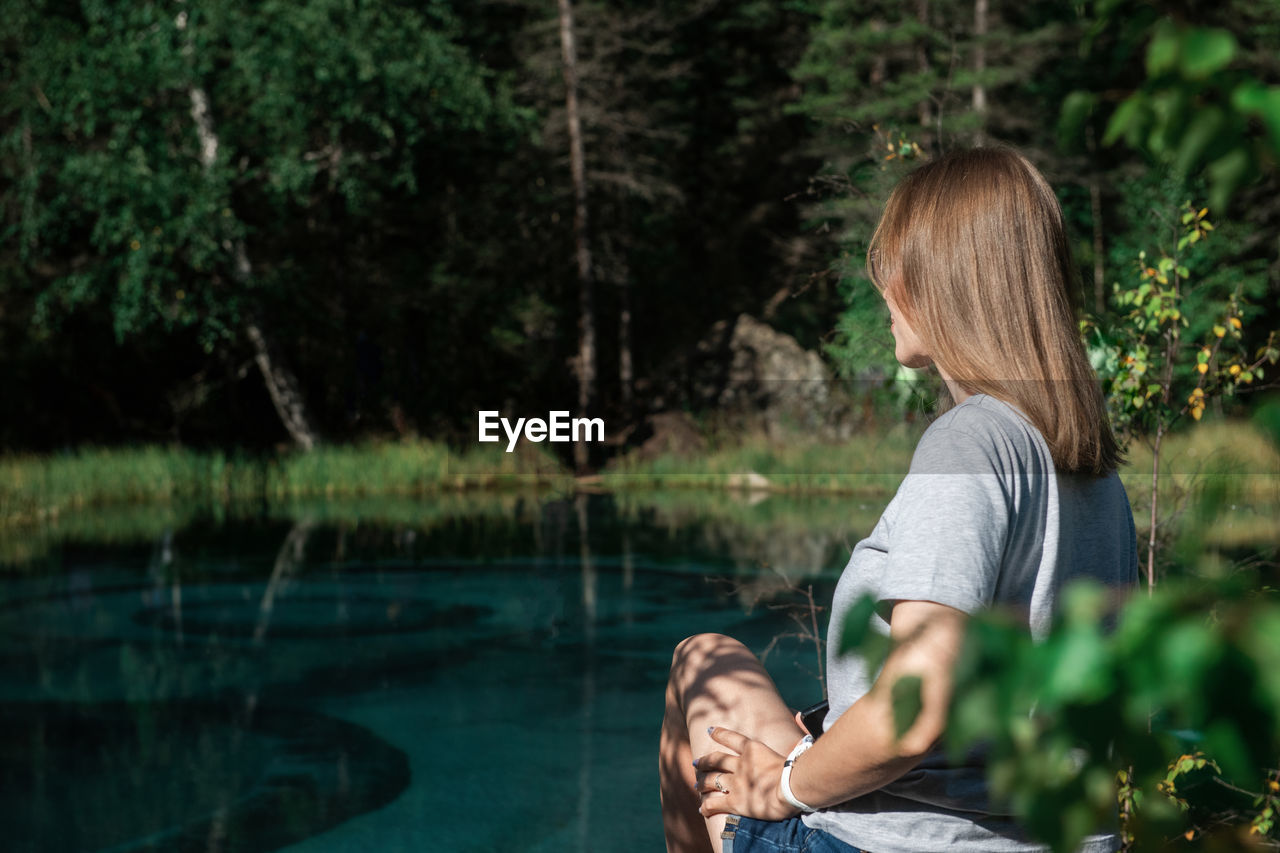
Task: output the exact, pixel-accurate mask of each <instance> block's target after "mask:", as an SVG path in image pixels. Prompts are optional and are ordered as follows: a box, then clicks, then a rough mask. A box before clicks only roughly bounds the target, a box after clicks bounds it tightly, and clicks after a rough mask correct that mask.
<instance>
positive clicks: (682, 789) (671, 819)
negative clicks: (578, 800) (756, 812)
mask: <svg viewBox="0 0 1280 853" xmlns="http://www.w3.org/2000/svg"><path fill="white" fill-rule="evenodd" d="M709 726H717V727H721V726H723V727H726V728H729V729H732V730H733V731H736V732H741V733H743V734H746V735H749V736H750V737H753V738H755V739H757V740H760V741H763V742H764V743H765V744H767V745H768V746H769V747H771V748H772V749H773V750H775V751H776V752H779V753H781V754H783V755H786V754H787V753H788V752H790V751H791V748H792V747H793V746H795V744H796V741H797V740H799V739H800V737H801V736H803V734H804V732H803V731H802V730H801V729H800V728H799V726H798V725H797V724H796V721H795V719H794V717H793V713H792V711H791V710H790V709H788V707H787V705H786V703H785V702H783V701H782V697H781V696H779V694H778V689H777V687H775V686H774V683H773V680H772V679H771V678H770V677H769V674H768V672H766V671H765V668H764V666H763V665H761V663H760V661H759V659H757V658H756V656H755V655H754V654H752V653H751V651H750V650H749V649H748V648H747V647H746V646H744V645H743V644H742V643H740V642H738V641H737V640H735V639H733V638H732V637H727V636H725V635H723V634H697V635H695V636H692V637H689V638H688V639H686V640H684V641H682V642H681V643H680V644H679V645H678V646H676V650H675V654H674V655H673V657H672V661H671V678H670V681H669V682H668V684H667V699H666V713H665V716H664V718H663V722H662V739H661V742H660V745H659V761H658V765H659V772H660V777H661V778H660V781H661V794H662V821H663V830H664V831H665V832H666V835H667V850H668V851H671V853H675V851H700V853H702V851H707V850H718V849H719V840H720V832H721V831H722V830H723V829H724V822H725V816H724V815H718V816H715V817H712V818H710V819H707V820H704V819H703V818H702V816H701V814H699V812H698V808H699V806H700V805H701V797H700V796H699V795H698V794H697V793H695V792H694V790H693V786H694V785H695V783H696V782H698V779H697V774H696V773H695V771H694V768H693V764H692V761H693V758H694V757H695V756H700V755H706V754H707V753H709V752H714V751H723V750H724V747H723V746H722V745H720V744H718V743H716V742H715V741H713V740H712V739H711V737H710V736H709V735H708V734H707V728H708V727H709ZM725 775H726V776H729V775H731V774H725ZM725 784H726V785H732V780H731V779H726V780H725ZM707 796H708V797H717V796H721V795H719V794H716V793H712V794H708V795H707ZM708 842H709V844H708Z"/></svg>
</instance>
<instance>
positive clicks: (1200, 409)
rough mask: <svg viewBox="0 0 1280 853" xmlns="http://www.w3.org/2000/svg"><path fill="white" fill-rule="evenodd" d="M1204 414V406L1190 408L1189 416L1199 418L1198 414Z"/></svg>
mask: <svg viewBox="0 0 1280 853" xmlns="http://www.w3.org/2000/svg"><path fill="white" fill-rule="evenodd" d="M1203 414H1204V406H1196V407H1195V408H1194V409H1192V410H1191V417H1193V418H1195V419H1196V420H1200V416H1201V415H1203Z"/></svg>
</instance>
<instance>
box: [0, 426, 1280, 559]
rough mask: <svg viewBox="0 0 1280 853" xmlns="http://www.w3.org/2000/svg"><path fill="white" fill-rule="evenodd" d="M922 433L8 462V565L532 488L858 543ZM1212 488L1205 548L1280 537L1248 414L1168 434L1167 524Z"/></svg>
mask: <svg viewBox="0 0 1280 853" xmlns="http://www.w3.org/2000/svg"><path fill="white" fill-rule="evenodd" d="M922 428H923V427H922V425H919V424H915V425H899V426H895V427H893V428H891V429H889V430H887V431H882V432H879V433H876V434H864V435H860V436H855V437H853V438H851V439H850V440H848V441H845V442H842V443H839V444H828V443H821V442H818V441H814V440H806V439H803V438H798V439H797V440H794V441H791V442H788V443H779V442H777V441H769V440H767V439H766V438H764V437H762V436H748V437H746V438H743V439H741V440H737V441H722V442H719V443H718V444H713V445H712V446H711V447H709V448H708V449H707V450H705V451H703V452H702V453H700V454H698V455H697V456H694V457H689V456H678V455H666V456H661V457H658V458H655V459H641V458H639V457H638V456H636V455H634V454H633V455H629V456H623V457H620V458H618V459H616V460H614V461H613V462H612V463H611V464H610V465H609V466H608V467H607V468H606V469H605V470H604V471H602V472H601V473H600V474H599V475H597V476H594V477H591V478H587V479H586V480H583V481H575V479H574V478H573V476H572V475H571V474H570V473H569V472H568V471H567V469H566V468H565V467H564V466H563V465H561V463H560V462H559V461H558V460H557V459H556V458H555V457H554V456H553V455H551V454H550V453H549V452H547V451H546V450H545V448H544V447H542V446H532V445H525V446H523V447H521V448H519V449H518V451H517V452H516V453H504V452H503V451H502V450H501V449H500V448H493V447H490V446H483V447H477V448H475V449H469V450H465V451H457V450H453V449H450V448H449V447H447V446H446V445H444V444H442V443H437V442H429V441H412V442H381V443H365V444H359V445H346V446H329V447H322V448H320V449H318V450H315V451H313V452H312V453H309V454H303V453H285V454H281V455H278V456H271V457H265V458H258V457H251V456H245V455H236V454H226V453H221V452H218V451H212V452H201V451H194V450H189V449H184V448H171V447H139V448H122V449H111V450H106V449H96V448H83V449H80V450H78V451H75V452H72V453H64V454H55V455H48V456H35V455H16V456H9V457H2V458H0V561H4V562H10V563H13V562H24V561H25V559H26V558H29V557H30V556H32V555H34V554H38V553H42V552H45V551H47V549H48V548H49V547H50V545H51V543H55V542H57V541H67V540H78V541H94V542H111V541H127V540H131V539H135V538H136V539H151V538H153V537H154V536H155V535H157V534H158V533H159V532H160V531H162V530H164V529H167V528H172V527H175V526H182V524H183V523H184V520H185V521H189V520H190V519H191V518H193V517H194V516H195V515H197V514H203V515H206V516H208V515H212V516H214V517H217V516H220V515H224V514H230V515H237V514H242V513H261V512H262V509H263V507H266V508H267V511H268V512H269V513H270V514H272V515H282V516H287V517H295V518H296V517H302V516H304V515H305V516H306V517H314V518H318V519H320V520H342V521H360V520H370V521H385V522H393V523H399V522H404V523H413V522H414V521H415V520H416V521H419V522H420V521H422V520H423V519H424V518H426V517H429V516H431V515H432V512H433V508H434V509H436V510H439V511H441V512H445V513H446V514H447V515H457V514H458V513H459V512H466V511H468V507H469V508H470V509H473V510H474V509H481V508H480V506H479V504H482V505H483V509H482V510H481V511H484V512H501V511H504V510H503V509H502V508H503V507H506V506H508V505H513V504H511V502H512V501H519V500H522V499H523V498H524V497H528V496H529V492H530V491H531V490H533V491H537V492H539V493H540V494H536V495H533V496H532V497H534V498H539V497H545V493H546V492H547V491H548V490H550V491H552V492H554V493H559V494H567V493H570V492H572V491H573V490H575V489H578V488H603V489H605V490H607V491H610V492H612V493H614V494H615V495H616V496H617V500H618V503H619V506H620V509H621V510H622V511H623V514H624V515H625V514H627V513H639V512H655V511H656V512H657V513H659V514H660V515H661V516H662V517H663V518H664V520H669V522H670V523H671V524H673V525H679V524H681V523H683V522H688V521H707V520H713V519H714V520H719V521H726V522H735V523H742V524H745V525H748V526H750V527H751V528H753V529H770V530H774V531H781V530H784V529H785V530H788V531H804V530H811V531H818V530H826V531H828V532H830V531H838V532H839V535H842V536H843V535H846V534H847V535H850V536H856V535H858V531H865V530H867V529H870V526H871V524H873V523H874V521H875V519H876V518H877V517H878V515H879V513H880V511H881V510H882V509H883V506H884V503H885V502H886V501H887V500H888V498H889V496H890V495H892V493H893V491H894V490H895V489H896V488H897V485H898V483H899V482H900V481H901V479H902V477H903V475H904V474H905V472H906V470H907V468H908V466H909V464H910V460H911V453H912V450H913V448H914V447H915V444H916V441H917V440H918V438H919V435H920V432H921V430H922ZM1150 466H1151V454H1150V451H1149V449H1147V448H1146V447H1145V446H1144V445H1143V444H1142V443H1141V442H1135V443H1134V444H1133V446H1132V447H1131V450H1130V461H1129V464H1128V465H1126V467H1125V468H1124V469H1123V470H1122V472H1121V476H1122V478H1123V480H1124V482H1125V486H1126V488H1127V490H1128V492H1129V497H1130V500H1131V501H1132V503H1133V506H1134V510H1135V521H1136V522H1137V525H1138V528H1139V531H1140V535H1141V536H1145V530H1146V527H1147V518H1148V513H1147V508H1148V507H1149V506H1150V503H1149V501H1150V494H1151V473H1150ZM1213 484H1217V485H1218V487H1219V489H1218V490H1219V492H1220V499H1219V501H1218V505H1219V506H1220V507H1221V509H1220V512H1219V517H1218V518H1217V519H1216V520H1215V521H1214V523H1213V524H1212V525H1211V532H1210V534H1209V538H1208V540H1207V541H1210V542H1212V543H1213V544H1217V545H1222V546H1227V547H1233V546H1234V547H1251V546H1257V545H1259V544H1270V545H1274V544H1275V543H1277V542H1280V452H1277V449H1276V447H1275V446H1274V444H1273V443H1272V442H1271V441H1269V440H1268V438H1267V436H1266V435H1265V434H1263V433H1262V432H1261V431H1259V430H1258V429H1257V428H1255V427H1253V426H1251V425H1250V424H1247V423H1241V422H1227V423H1221V422H1219V423H1206V424H1201V425H1199V426H1197V427H1196V428H1194V429H1191V430H1188V431H1186V432H1182V433H1177V434H1175V435H1173V436H1171V437H1169V438H1168V439H1166V441H1165V444H1164V447H1163V449H1162V453H1161V477H1160V507H1161V512H1160V516H1161V520H1162V521H1161V523H1162V524H1169V525H1170V526H1173V527H1176V526H1177V524H1178V523H1179V519H1180V517H1181V515H1182V514H1183V513H1185V511H1186V510H1187V509H1188V507H1190V506H1191V505H1192V504H1193V503H1194V501H1193V497H1194V493H1195V492H1196V491H1197V490H1199V489H1202V488H1204V487H1205V486H1206V485H1213ZM413 499H418V500H413ZM422 499H429V500H425V501H424V500H422ZM473 505H475V506H473ZM246 508H247V509H246ZM130 532H132V533H133V534H136V536H131V535H130ZM121 537H123V539H122V538H121Z"/></svg>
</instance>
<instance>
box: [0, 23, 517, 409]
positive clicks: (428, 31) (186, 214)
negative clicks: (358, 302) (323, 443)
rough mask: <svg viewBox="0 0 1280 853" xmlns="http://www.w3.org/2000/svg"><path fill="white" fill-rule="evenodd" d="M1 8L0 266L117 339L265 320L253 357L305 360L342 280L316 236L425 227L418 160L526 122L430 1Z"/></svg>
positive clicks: (40, 329)
mask: <svg viewBox="0 0 1280 853" xmlns="http://www.w3.org/2000/svg"><path fill="white" fill-rule="evenodd" d="M4 12H5V15H4V17H5V21H6V25H5V26H6V37H5V39H4V43H5V46H6V52H7V53H8V54H10V55H12V56H13V57H14V59H15V61H14V62H13V64H12V65H13V68H14V73H13V77H12V80H11V81H10V82H9V83H8V84H7V85H6V86H5V88H4V90H3V101H2V102H0V110H2V111H3V115H4V116H5V119H6V120H5V128H6V130H5V133H4V136H3V140H2V142H0V148H2V150H4V151H5V152H6V154H5V156H4V157H3V161H2V163H0V165H2V168H3V169H4V172H5V174H6V176H7V177H8V176H13V177H15V178H19V179H18V180H9V181H6V184H5V186H6V189H5V191H4V195H3V200H4V207H5V221H6V224H8V225H9V226H10V228H11V229H12V230H11V231H10V235H11V237H10V239H12V241H13V243H14V244H16V255H17V260H18V261H19V263H20V264H21V269H22V272H21V273H20V274H19V275H17V276H15V278H14V279H13V280H10V281H9V282H8V285H9V286H11V287H17V288H21V289H28V292H30V293H31V294H32V295H33V298H32V301H31V317H32V320H33V321H34V323H35V325H36V328H37V333H38V334H41V335H44V336H48V337H50V338H52V336H55V335H57V334H58V332H59V329H61V328H64V327H66V326H67V325H68V324H70V323H72V322H75V318H76V317H77V316H82V315H84V314H86V313H89V312H94V311H105V312H108V313H109V316H110V317H111V325H112V328H113V330H114V334H115V338H116V340H117V342H118V345H119V346H125V345H143V344H144V342H145V341H147V340H148V339H149V338H151V337H156V336H177V337H181V338H185V339H188V340H190V341H192V342H194V343H198V345H199V349H201V350H203V352H204V353H205V354H206V356H208V357H219V356H224V355H225V354H226V353H229V352H235V351H237V350H240V349H241V348H242V347H243V346H245V345H246V344H247V346H248V349H249V350H250V351H251V352H253V353H254V357H255V358H257V359H258V360H259V363H261V357H262V355H263V354H264V353H270V343H269V341H268V340H267V338H268V335H267V334H266V330H267V329H268V328H269V329H272V330H273V335H274V336H275V337H277V338H279V339H280V340H287V341H289V342H290V344H289V347H288V350H289V351H288V353H287V355H281V356H271V357H270V359H271V363H272V364H279V363H280V362H279V359H280V358H282V357H287V358H288V359H289V360H290V361H293V362H295V363H307V364H315V363H316V362H322V361H323V360H324V354H325V350H327V349H331V348H332V340H333V339H332V337H331V336H330V335H328V334H326V333H325V331H326V330H324V329H323V328H320V327H317V325H316V324H314V323H312V322H311V320H312V319H313V317H312V316H311V315H313V314H314V313H319V312H318V311H317V308H318V307H319V308H320V310H321V311H322V310H325V309H327V307H328V305H326V303H327V302H328V300H330V299H334V300H345V296H343V295H341V291H342V290H343V289H345V288H347V287H352V289H354V287H355V286H354V285H353V284H351V283H349V282H347V281H345V280H343V279H344V277H343V276H342V275H338V276H335V275H334V269H335V265H334V264H333V263H332V261H333V260H334V259H335V257H336V256H337V252H335V249H336V248H337V247H338V246H341V247H342V248H343V249H344V250H345V251H344V252H343V254H342V257H344V258H347V259H350V258H352V257H353V256H354V257H355V258H357V261H356V263H357V265H358V264H360V263H361V261H363V258H362V257H361V255H362V252H361V250H362V249H363V250H364V251H367V252H369V253H376V252H377V251H379V249H385V247H386V244H387V242H388V241H387V238H386V237H383V236H382V235H383V234H384V233H387V232H390V233H391V234H392V235H394V234H395V228H396V223H395V222H394V217H396V216H397V215H399V214H400V213H401V212H402V211H403V210H405V209H406V208H411V207H414V206H416V208H417V210H415V216H414V217H413V219H412V220H411V221H413V222H415V226H414V227H415V228H417V229H420V230H421V231H422V232H424V233H433V232H436V231H439V230H440V229H439V223H440V222H441V220H444V219H447V216H448V214H449V212H450V206H451V205H452V204H453V201H452V200H450V199H449V198H448V192H447V186H445V185H444V181H442V180H440V179H439V178H438V177H437V174H435V173H433V172H432V171H431V170H429V169H427V168H425V165H426V164H428V163H431V162H433V161H436V162H438V160H439V158H446V159H447V158H448V157H450V156H453V155H458V156H459V162H466V161H465V159H463V158H462V157H461V155H463V154H465V153H466V152H469V151H477V150H478V151H484V150H486V149H487V148H491V147H493V146H494V143H492V142H489V141H487V140H488V139H489V138H491V137H494V136H504V135H505V136H508V137H518V136H519V134H521V133H522V132H523V128H524V127H525V119H524V116H523V114H522V113H521V111H520V110H518V109H516V108H515V107H514V106H513V105H512V104H511V102H510V100H509V99H508V98H507V97H506V95H505V89H504V87H503V86H502V84H501V82H500V81H498V80H496V79H495V78H494V76H493V75H492V74H490V73H489V72H488V71H487V70H485V69H484V67H483V66H480V65H479V64H477V63H476V62H475V61H474V60H472V58H471V57H470V56H469V55H468V54H467V52H466V51H465V50H464V49H463V48H462V47H460V46H459V45H458V44H457V43H455V39H456V38H457V37H458V35H459V33H458V25H457V23H456V22H455V20H454V18H453V16H452V14H451V13H450V12H449V10H448V6H447V5H446V4H444V3H440V2H434V3H428V4H420V5H418V6H416V7H414V9H413V10H405V9H403V8H401V7H400V6H398V5H394V4H390V3H385V2H374V3H365V4H360V5H359V6H351V5H350V4H346V3H342V2H337V0H312V1H311V2H308V3H306V4H302V5H299V4H294V3H283V2H267V3H261V4H254V5H253V9H252V13H251V14H250V13H248V10H247V9H246V7H245V6H244V5H243V4H242V3H240V2H235V0H223V2H214V3H208V4H202V5H201V6H200V7H199V8H198V9H195V8H193V9H191V10H188V12H187V15H188V17H187V19H186V20H187V22H188V23H187V26H186V29H185V30H184V31H180V30H179V28H178V27H176V26H175V25H174V20H173V17H172V12H171V10H168V9H164V8H161V7H160V6H159V5H158V4H152V3H142V4H134V5H131V6H129V7H128V8H127V9H123V10H122V9H119V8H117V7H116V6H114V5H113V4H105V3H100V2H94V0H86V2H84V3H83V4H80V5H70V6H68V5H66V4H59V3H53V2H47V3H38V4H27V3H8V4H6V6H5V9H4ZM201 95H203V97H201ZM193 104H197V105H198V106H199V107H200V109H197V111H196V113H197V115H200V116H203V117H204V119H203V122H202V123H200V122H195V120H193V118H192V106H193ZM193 122H195V123H193ZM197 128H200V129H199V130H198V129H197ZM23 140H26V141H25V142H24V141H23ZM215 144H216V150H215ZM459 171H460V172H461V173H462V174H466V171H465V170H459ZM388 222H391V223H392V224H391V227H388V228H385V229H384V226H385V225H387V223H388ZM366 233H370V234H376V235H379V236H378V237H377V238H376V239H374V240H369V239H367V238H364V237H362V236H361V235H363V234H366ZM430 243H431V245H432V248H434V249H435V250H437V252H439V250H440V249H441V247H442V246H443V245H444V243H445V241H444V240H441V239H435V238H433V239H432V240H431V241H430ZM353 244H354V246H355V248H356V251H355V252H352V251H350V247H351V246H352V245H353ZM238 246H239V247H243V249H244V253H243V255H241V254H240V253H239V252H238V250H237V247H238ZM417 248H418V258H419V260H418V263H419V264H421V257H422V254H421V252H422V249H423V246H422V245H421V243H419V245H418V246H417ZM430 251H431V250H430V249H429V250H428V253H430ZM439 253H440V254H443V252H439ZM249 257H252V258H253V263H252V275H251V276H247V275H245V274H244V273H245V271H246V269H247V267H246V265H245V264H242V263H241V262H240V261H241V260H247V259H248V258H249ZM365 257H367V255H366V256H365ZM347 263H348V264H349V263H350V260H348V261H347ZM317 273H319V274H317ZM397 275H398V276H400V280H401V281H404V280H405V278H406V277H407V276H405V275H404V273H397ZM360 284H364V282H361V283H360ZM392 307H394V306H392ZM341 310H346V309H345V308H342V309H341ZM255 327H256V328H257V330H258V332H259V333H260V334H259V335H254V334H253V333H252V331H251V330H252V329H253V328H255ZM241 330H244V334H245V337H244V338H241V337H240V334H241ZM205 371H206V369H205V368H203V367H202V368H201V370H200V371H199V372H198V373H197V376H199V375H203V374H204V373H205ZM275 372H278V371H275V370H271V369H268V370H267V371H266V374H267V375H270V374H272V373H275ZM309 379H310V381H308V380H309ZM326 379H327V375H321V376H319V377H317V376H316V375H315V374H313V375H312V376H311V377H310V378H309V377H307V376H303V377H302V382H301V383H300V389H301V390H300V391H299V392H298V394H296V395H293V396H294V398H295V399H298V398H300V395H301V394H302V393H306V394H308V396H320V397H327V396H329V395H330V394H332V393H333V392H332V391H331V389H330V388H329V387H328V383H327V382H326V381H325V380H326Z"/></svg>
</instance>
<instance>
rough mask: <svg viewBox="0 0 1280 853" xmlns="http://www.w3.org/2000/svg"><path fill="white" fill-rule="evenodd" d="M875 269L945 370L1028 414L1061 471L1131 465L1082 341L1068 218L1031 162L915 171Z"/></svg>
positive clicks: (892, 208) (958, 157)
mask: <svg viewBox="0 0 1280 853" xmlns="http://www.w3.org/2000/svg"><path fill="white" fill-rule="evenodd" d="M867 269H868V272H869V273H870V275H871V279H872V281H874V282H875V285H876V287H877V288H879V289H880V291H881V292H883V293H887V294H888V295H890V296H892V297H893V299H894V301H895V302H896V303H897V305H898V309H899V310H900V311H901V312H902V313H903V314H904V316H905V317H906V319H907V321H908V322H909V323H910V324H911V326H912V327H913V328H914V329H915V332H916V334H917V336H918V337H919V338H920V340H921V342H922V343H923V344H924V346H925V347H926V349H927V350H928V352H929V354H930V356H931V357H932V359H933V362H934V363H935V364H936V365H937V366H938V368H939V370H941V371H942V372H943V373H945V374H946V375H947V376H948V377H950V378H951V380H952V381H953V382H956V383H958V384H959V386H960V387H962V388H963V389H964V390H966V391H968V392H969V393H972V394H978V393H981V394H988V395H990V396H992V397H996V398H999V399H1001V400H1004V401H1005V402H1007V403H1010V404H1011V405H1013V406H1016V407H1017V408H1018V409H1019V410H1021V412H1022V413H1023V414H1024V415H1025V416H1026V417H1027V418H1028V419H1029V420H1030V421H1031V423H1032V424H1034V425H1035V427H1036V428H1037V429H1039V430H1040V433H1041V434H1042V435H1043V436H1044V438H1045V441H1046V442H1047V443H1048V445H1049V450H1050V452H1051V453H1052V454H1053V461H1054V465H1055V466H1056V467H1057V469H1058V470H1059V471H1063V472H1068V473H1087V474H1094V475H1102V474H1105V473H1107V472H1109V471H1112V470H1114V469H1115V468H1116V467H1117V466H1118V465H1119V464H1120V462H1121V461H1122V459H1121V454H1120V449H1119V446H1118V445H1117V443H1116V439H1115V436H1114V435H1113V434H1112V432H1111V426H1110V423H1109V421H1108V419H1107V413H1106V406H1105V403H1104V402H1103V399H1102V392H1101V389H1100V388H1099V385H1098V380H1097V376H1096V375H1095V374H1094V372H1093V369H1092V368H1091V367H1090V366H1089V361H1088V359H1087V358H1086V356H1085V352H1084V346H1083V344H1082V342H1081V340H1080V332H1079V324H1078V319H1077V316H1076V309H1075V305H1074V299H1073V294H1074V293H1076V292H1078V288H1076V287H1073V286H1072V285H1073V283H1074V282H1075V281H1076V276H1077V272H1076V268H1075V265H1074V263H1073V262H1072V260H1071V251H1070V248H1069V246H1068V243H1067V236H1066V229H1065V227H1064V225H1063V219H1062V209H1061V208H1060V207H1059V205H1058V200H1057V198H1056V197H1055V196H1054V194H1053V190H1052V189H1051V188H1050V187H1049V184H1048V182H1047V181H1045V179H1044V176H1043V175H1041V174H1040V172H1039V171H1038V170H1037V169H1036V168H1035V166H1033V165H1031V163H1030V161H1028V160H1027V159H1026V158H1025V157H1024V156H1022V155H1021V154H1019V153H1017V152H1016V151H1013V150H1011V149H1008V148H1002V147H991V148H976V149H973V150H969V151H958V152H955V153H952V154H948V155H945V156H943V157H941V158H939V159H938V160H935V161H932V162H930V163H926V164H925V165H924V166H921V167H920V168H918V169H917V170H916V171H914V172H912V173H911V174H910V175H908V176H907V177H906V178H905V179H904V180H903V181H902V182H901V183H900V184H899V185H898V186H897V188H896V189H894V191H893V194H892V195H891V196H890V197H889V201H888V204H886V206H885V211H884V215H883V216H882V217H881V219H880V224H879V225H878V226H877V227H876V231H875V234H874V235H873V236H872V238H871V248H870V251H869V252H868V253H867Z"/></svg>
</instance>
